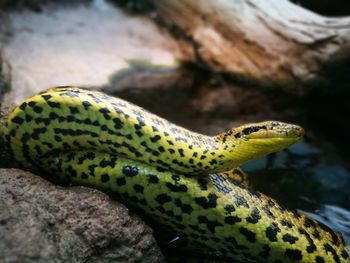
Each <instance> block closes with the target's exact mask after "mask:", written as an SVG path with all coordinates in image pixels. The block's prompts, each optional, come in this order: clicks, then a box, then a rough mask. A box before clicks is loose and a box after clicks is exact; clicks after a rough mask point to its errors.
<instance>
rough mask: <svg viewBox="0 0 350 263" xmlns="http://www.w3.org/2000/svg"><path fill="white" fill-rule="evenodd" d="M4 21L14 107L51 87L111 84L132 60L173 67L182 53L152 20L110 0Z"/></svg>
mask: <svg viewBox="0 0 350 263" xmlns="http://www.w3.org/2000/svg"><path fill="white" fill-rule="evenodd" d="M0 19H1V23H0V24H3V25H2V26H1V27H2V30H0V31H1V33H0V47H1V46H2V56H3V59H4V60H6V61H8V62H9V63H10V65H11V69H12V73H11V75H12V80H11V82H10V86H11V87H12V91H11V92H10V94H8V95H7V96H6V98H5V99H6V100H9V99H10V100H13V101H14V102H15V103H17V102H19V101H20V100H22V99H24V98H25V97H27V96H30V95H32V94H34V93H36V92H38V91H41V90H43V89H45V88H47V87H51V86H62V85H88V86H101V85H106V84H108V82H109V78H110V77H111V76H112V75H114V74H116V73H117V72H118V71H120V70H123V69H126V68H128V67H129V63H128V61H129V60H145V61H148V62H149V63H151V64H155V65H172V64H173V63H174V56H175V54H177V53H178V52H180V51H178V49H177V44H176V43H175V41H173V40H172V38H171V37H170V36H169V35H168V34H167V33H166V32H165V31H161V30H160V29H159V28H158V27H157V26H155V24H154V23H153V22H152V21H151V20H150V19H148V18H146V17H141V16H128V15H127V14H125V13H124V12H122V11H121V10H119V9H118V8H116V7H115V6H113V5H112V4H109V3H107V2H105V1H92V3H90V4H88V3H75V4H69V5H68V4H67V5H65V4H62V3H61V4H57V3H56V4H55V3H51V4H46V5H44V6H42V12H39V13H38V12H33V11H30V10H22V11H12V12H10V13H9V14H7V15H6V16H4V17H0ZM1 42H2V43H1Z"/></svg>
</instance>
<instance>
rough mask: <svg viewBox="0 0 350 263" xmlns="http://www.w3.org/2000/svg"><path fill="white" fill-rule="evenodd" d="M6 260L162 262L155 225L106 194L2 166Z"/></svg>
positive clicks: (0, 217) (2, 257) (0, 235)
mask: <svg viewBox="0 0 350 263" xmlns="http://www.w3.org/2000/svg"><path fill="white" fill-rule="evenodd" d="M0 211H1V213H0V240H1V242H0V261H1V262H163V257H162V255H161V253H160V251H159V249H158V248H157V245H156V242H155V240H154V239H153V237H152V230H151V229H150V228H149V227H148V226H146V225H145V224H144V223H143V222H142V221H141V220H140V219H139V218H137V217H136V216H134V215H131V214H130V213H129V212H128V209H127V208H125V207H124V206H123V205H120V204H118V203H116V202H114V201H112V200H111V199H109V197H107V196H106V195H105V194H103V193H101V192H99V191H96V190H93V189H89V188H84V187H70V188H67V187H60V186H55V185H53V184H51V183H49V182H47V181H45V180H44V179H42V178H40V177H38V176H35V175H33V174H30V173H28V172H22V171H20V170H16V169H0Z"/></svg>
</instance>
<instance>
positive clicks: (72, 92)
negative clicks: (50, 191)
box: [5, 87, 303, 174]
mask: <svg viewBox="0 0 350 263" xmlns="http://www.w3.org/2000/svg"><path fill="white" fill-rule="evenodd" d="M5 134H7V135H8V137H7V139H8V142H9V144H10V146H11V147H10V148H11V149H13V150H14V151H13V154H14V156H15V159H16V160H18V161H20V163H26V164H31V165H34V166H39V167H40V160H41V159H42V158H41V157H43V156H46V155H47V153H52V152H60V151H62V150H63V149H67V150H80V149H91V150H95V149H98V151H100V152H108V153H111V154H117V155H120V156H124V157H126V158H129V159H132V160H138V161H141V162H144V163H147V164H149V165H152V166H158V167H162V168H164V169H168V170H172V171H177V172H181V173H186V174H208V173H209V172H212V173H215V172H223V171H228V170H230V169H232V168H234V167H238V166H239V165H241V164H242V163H245V162H247V161H249V160H252V159H255V158H257V157H259V156H262V155H265V154H268V153H271V152H275V151H278V150H280V149H282V148H285V147H287V146H289V145H291V144H293V143H295V142H297V141H299V140H300V138H301V137H302V135H303V130H302V128H300V127H299V126H295V125H290V124H286V123H281V122H262V123H255V124H249V125H243V126H240V127H237V128H233V129H231V130H229V131H227V132H224V133H222V134H219V135H217V136H205V135H202V134H198V133H195V132H191V131H189V130H186V129H184V128H182V127H179V126H177V125H174V124H172V123H170V122H168V121H167V120H165V119H162V118H160V117H158V116H156V115H154V114H151V113H149V112H147V111H145V110H144V109H142V108H140V107H138V106H135V105H133V104H131V103H129V102H126V101H124V100H121V99H118V98H113V97H110V96H107V95H106V94H103V93H100V92H96V91H88V90H83V89H79V88H72V87H68V88H56V89H49V90H47V91H46V92H42V93H40V94H37V95H34V96H33V97H31V98H28V99H26V100H25V101H24V102H22V103H21V105H19V106H18V107H17V108H15V110H14V111H13V113H12V114H11V115H10V116H9V119H8V123H7V126H6V127H5ZM63 137H64V140H63V139H62V138H63Z"/></svg>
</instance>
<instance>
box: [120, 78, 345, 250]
mask: <svg viewBox="0 0 350 263" xmlns="http://www.w3.org/2000/svg"><path fill="white" fill-rule="evenodd" d="M197 74H200V75H201V74H202V75H201V76H199V78H200V79H201V78H202V79H203V78H204V80H202V81H200V82H197V81H193V83H192V87H181V86H180V85H179V86H175V87H171V88H169V87H168V88H167V89H165V88H156V89H147V90H142V89H127V90H122V91H119V92H116V93H114V94H113V95H116V96H119V97H121V98H124V99H127V100H129V101H131V102H134V103H135V104H137V105H140V106H142V107H144V108H146V109H148V110H150V111H151V112H154V113H156V114H158V115H160V116H162V117H164V118H167V119H169V120H170V121H172V122H174V123H176V124H179V125H182V126H184V127H186V128H188V129H191V130H194V131H198V132H202V133H206V134H211V135H214V134H217V133H220V132H222V131H224V130H225V129H229V128H230V127H232V126H235V125H238V124H241V123H245V122H253V121H261V120H269V119H275V120H281V121H286V122H292V123H297V124H299V125H301V126H303V127H304V128H305V129H306V136H305V139H304V140H303V141H302V142H300V143H299V144H297V145H294V146H292V147H291V148H289V149H286V150H284V151H281V152H279V153H276V154H272V155H269V156H266V157H263V158H260V159H258V160H255V161H253V162H250V163H248V164H245V165H244V166H243V168H244V170H245V171H247V172H248V173H249V176H250V180H251V182H252V184H253V187H254V188H255V189H257V190H259V191H261V192H263V193H265V194H267V195H270V196H272V197H274V198H275V199H277V200H279V201H280V202H281V203H283V204H285V205H286V206H288V207H291V208H296V209H299V210H302V211H304V212H306V213H308V214H309V215H310V216H312V217H314V218H316V219H318V220H320V221H322V222H324V223H325V224H327V225H329V226H330V227H331V228H333V229H335V230H337V231H339V232H341V233H342V234H343V236H344V238H345V240H347V243H348V244H350V225H349V222H350V192H349V188H350V163H349V162H348V160H349V156H350V154H349V153H350V151H349V149H348V147H347V138H348V133H347V132H345V131H346V130H347V129H349V128H350V127H349V124H348V123H347V122H346V121H345V120H346V119H347V112H350V110H349V108H350V107H349V105H348V104H347V102H346V98H347V97H348V96H347V95H346V94H345V95H344V96H340V97H335V96H334V97H333V96H332V95H329V96H327V98H326V97H323V98H315V97H313V98H306V99H300V98H296V97H292V96H291V95H287V94H283V93H277V92H271V91H268V92H267V91H257V90H256V89H252V88H250V87H243V86H238V85H233V84H228V82H226V81H225V80H224V79H223V78H221V77H218V76H215V75H211V76H205V75H206V73H205V72H200V73H197ZM335 102H336V103H337V107H336V108H335V107H334V103H335Z"/></svg>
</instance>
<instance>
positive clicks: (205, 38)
mask: <svg viewBox="0 0 350 263" xmlns="http://www.w3.org/2000/svg"><path fill="white" fill-rule="evenodd" d="M153 2H154V5H155V6H156V8H157V12H158V15H159V17H160V19H161V21H163V22H164V24H165V25H167V26H168V27H169V28H173V29H176V32H177V35H178V34H179V32H180V33H181V34H182V36H185V38H184V39H187V43H188V44H190V45H192V46H194V47H195V49H196V50H195V52H194V53H195V54H197V55H198V56H199V58H200V60H201V61H203V62H204V63H205V64H206V65H207V66H208V67H209V68H210V69H212V70H214V71H218V72H226V73H229V74H232V73H233V74H234V75H236V76H241V77H243V78H244V79H249V80H257V81H259V82H260V83H262V84H263V85H271V84H272V85H278V86H281V85H283V86H288V87H294V88H295V87H297V88H298V89H299V90H298V91H299V92H301V93H305V91H306V90H307V89H305V86H316V85H325V84H329V83H330V81H331V80H330V79H329V78H330V75H331V74H328V73H327V72H328V71H329V69H334V66H335V65H340V64H346V63H349V61H350V17H342V18H328V17H324V16H321V15H318V14H316V13H313V12H311V11H308V10H306V9H304V8H302V7H300V6H298V5H295V4H293V3H291V2H289V1H287V0H270V1H266V0H237V1H232V0H217V1H207V0H197V1H192V0H154V1H153ZM192 59H193V58H192ZM338 73H339V72H338ZM343 74H344V75H345V78H348V74H349V69H347V72H346V70H344V72H343ZM344 75H343V76H342V77H341V78H344ZM337 76H339V74H337ZM300 88H302V90H300Z"/></svg>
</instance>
